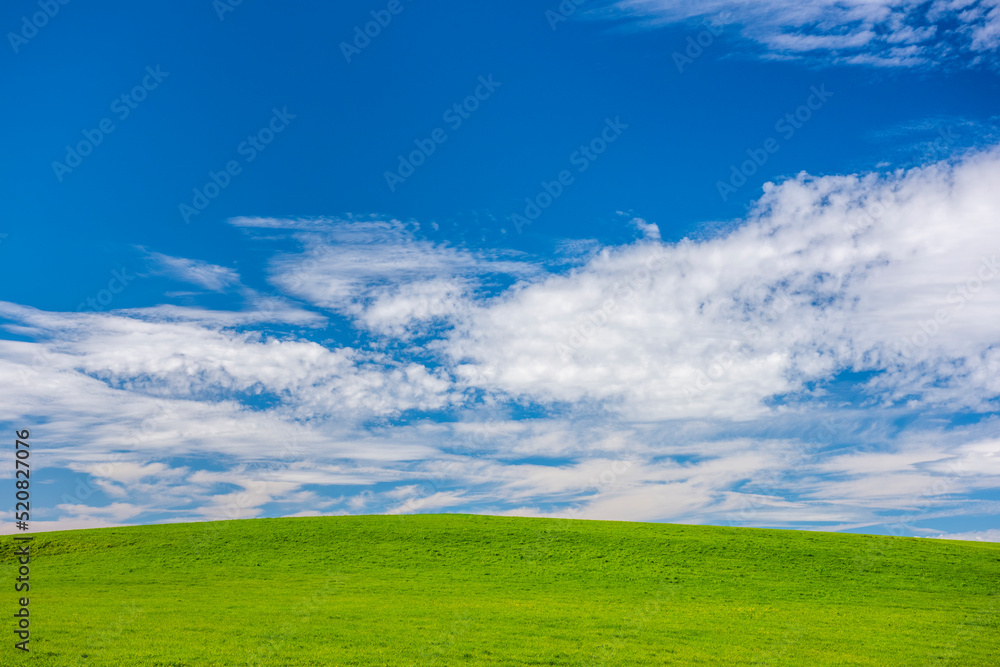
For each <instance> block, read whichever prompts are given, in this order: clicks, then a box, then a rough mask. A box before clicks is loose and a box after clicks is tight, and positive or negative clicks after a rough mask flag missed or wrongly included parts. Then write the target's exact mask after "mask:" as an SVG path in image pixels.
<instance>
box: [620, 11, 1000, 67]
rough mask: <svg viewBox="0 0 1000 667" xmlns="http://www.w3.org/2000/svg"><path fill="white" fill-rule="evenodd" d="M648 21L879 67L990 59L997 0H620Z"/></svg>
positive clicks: (998, 39) (999, 34) (999, 25)
mask: <svg viewBox="0 0 1000 667" xmlns="http://www.w3.org/2000/svg"><path fill="white" fill-rule="evenodd" d="M612 8H613V9H614V10H615V13H616V14H617V15H619V16H620V15H625V16H632V17H637V18H640V19H641V20H642V21H643V22H644V23H645V24H647V25H661V24H666V23H677V22H685V21H692V20H694V19H699V20H707V21H708V22H710V23H712V24H715V25H722V26H728V25H730V24H733V25H738V26H739V29H740V31H741V34H742V35H743V36H744V37H746V38H748V39H749V40H751V41H752V42H754V43H756V44H757V45H758V46H759V47H760V48H761V50H762V51H763V54H764V55H765V56H766V57H771V58H813V59H819V60H822V61H826V62H833V63H846V64H862V65H873V66H880V67H915V66H938V65H942V64H945V63H950V62H957V63H959V64H961V65H977V64H980V63H988V64H990V65H991V66H992V65H993V64H995V62H996V59H995V56H996V50H997V47H998V46H1000V2H998V0H933V1H931V2H928V1H926V0H874V1H873V0H846V1H845V0H818V1H814V2H795V1H794V0H761V1H757V2H749V1H748V0H707V1H706V0H698V1H695V0H618V1H617V2H614V3H613V4H612Z"/></svg>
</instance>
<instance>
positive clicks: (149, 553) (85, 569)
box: [0, 515, 1000, 667]
mask: <svg viewBox="0 0 1000 667" xmlns="http://www.w3.org/2000/svg"><path fill="white" fill-rule="evenodd" d="M33 544H34V551H35V553H36V556H35V557H34V558H33V560H32V573H31V582H32V591H31V594H30V597H31V603H30V609H31V611H32V631H33V640H32V644H31V646H32V652H31V654H30V656H29V657H28V658H27V659H25V657H24V656H22V655H14V654H15V653H19V652H17V651H14V650H13V649H12V647H11V645H12V644H13V639H10V637H12V636H13V635H12V634H9V630H12V629H13V623H12V622H11V621H12V620H13V619H11V616H10V614H12V613H13V611H14V606H13V603H14V601H15V598H16V594H15V593H14V592H13V591H12V590H11V588H12V587H11V588H8V584H7V583H4V584H3V587H4V588H5V589H6V590H8V592H7V593H6V594H4V595H3V596H2V599H0V613H2V614H3V617H4V618H7V619H10V620H8V621H7V625H8V626H9V627H7V628H3V627H0V631H2V632H3V633H4V636H5V637H8V641H7V643H6V644H5V645H4V646H2V647H0V658H2V659H0V663H2V664H20V663H23V662H27V663H30V664H38V665H59V666H60V667H63V666H68V665H101V666H111V665H254V664H260V665H335V664H342V665H407V664H421V665H431V664H436V665H459V664H496V665H618V664H633V665H634V664H678V665H697V664H704V665H779V664H789V665H825V664H831V665H833V664H835V665H929V664H933V665H996V664H998V662H997V661H998V660H1000V658H997V654H998V653H1000V649H998V647H1000V623H998V618H1000V615H998V612H1000V596H998V595H997V594H996V592H997V591H998V589H1000V544H980V543H970V542H942V541H930V540H918V539H911V538H884V537H870V536H862V535H844V534H828V533H810V532H793V531H774V530H755V529H745V528H739V529H731V528H717V527H708V526H680V525H669V524H639V523H618V522H595V521H568V520H549V519H515V518H500V517H483V516H463V515H423V516H406V517H388V516H364V517H335V518H333V517H330V518H298V519H261V520H250V521H229V522H215V523H207V524H206V523H201V524H173V525H159V526H141V527H130V528H117V529H99V530H84V531H73V532H61V533H45V534H39V535H37V536H36V537H35V541H34V543H33ZM12 551H13V546H12V542H11V539H10V538H9V537H8V538H4V539H3V540H2V542H0V554H2V557H3V559H2V563H3V564H4V565H3V567H2V569H0V575H2V577H3V581H5V582H7V581H12V579H13V577H14V575H13V568H12V566H11V565H10V562H11V560H12V557H11V553H12ZM84 656H86V657H84Z"/></svg>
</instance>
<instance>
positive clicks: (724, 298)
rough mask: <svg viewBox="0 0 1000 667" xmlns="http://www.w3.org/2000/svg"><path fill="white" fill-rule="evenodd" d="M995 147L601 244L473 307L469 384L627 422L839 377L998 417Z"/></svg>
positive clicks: (782, 191) (790, 184)
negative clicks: (709, 223)
mask: <svg viewBox="0 0 1000 667" xmlns="http://www.w3.org/2000/svg"><path fill="white" fill-rule="evenodd" d="M998 178H1000V153H998V152H997V151H989V152H986V153H982V154H978V155H975V156H971V157H969V158H968V159H966V160H965V161H963V162H961V163H959V164H956V165H952V164H948V163H939V164H935V165H932V166H929V167H924V168H919V169H914V170H910V171H900V172H894V173H889V174H867V175H863V176H831V177H822V178H814V177H810V176H808V175H805V174H802V175H800V176H798V177H796V178H794V179H792V180H790V181H787V182H785V183H783V184H781V185H773V184H768V185H767V186H765V194H764V196H763V197H762V198H761V200H760V201H759V202H758V204H757V206H756V209H755V210H754V211H753V212H752V214H751V215H750V216H749V219H748V220H747V221H746V223H745V224H744V225H742V226H741V227H739V228H738V229H736V230H735V231H733V232H731V233H729V234H727V235H725V236H723V237H721V238H713V239H709V240H706V241H702V242H690V241H682V242H680V243H675V244H664V243H655V242H640V243H636V244H633V245H630V246H625V247H620V248H611V249H606V250H605V251H604V252H602V253H601V254H600V255H599V256H598V257H596V258H594V259H593V260H591V261H590V262H588V263H587V264H586V265H585V266H583V267H581V268H580V269H578V270H576V271H574V272H573V273H572V274H569V275H552V276H548V277H546V278H544V279H542V280H539V281H536V282H533V283H531V284H522V285H519V286H518V287H516V288H515V289H512V290H509V291H508V293H506V294H505V295H504V298H503V299H501V300H499V301H497V302H493V303H487V304H475V305H474V306H472V307H470V309H469V311H468V313H467V315H466V317H465V319H464V320H463V321H462V322H461V324H460V325H459V326H458V327H457V328H456V329H455V330H454V331H453V332H452V333H451V334H450V335H449V337H448V341H447V345H446V350H447V353H448V355H449V357H450V359H451V360H452V362H453V363H454V364H455V372H456V374H457V375H458V377H460V378H461V379H462V380H463V381H464V382H466V383H468V384H469V385H470V386H475V387H479V388H489V389H494V390H497V391H501V392H504V393H507V394H509V395H512V396H518V397H523V398H526V399H530V400H534V401H542V402H560V401H565V402H580V401H588V400H590V401H596V402H599V403H601V405H603V406H604V407H607V408H609V409H612V410H615V411H617V412H619V413H621V414H623V415H625V416H627V417H628V418H630V419H638V420H657V419H680V418H685V417H686V418H692V417H696V418H727V419H751V418H754V417H759V416H760V415H762V414H765V413H770V412H772V411H774V410H775V409H779V408H775V407H773V406H772V405H771V404H770V403H769V401H770V400H771V399H773V398H774V397H776V396H784V395H788V394H796V393H801V392H803V391H805V390H806V389H807V388H808V387H809V386H810V385H811V384H812V383H815V382H817V381H825V380H830V379H832V378H834V377H835V376H836V375H837V374H838V373H841V372H845V371H852V372H868V373H871V374H872V378H871V380H870V381H869V382H868V384H867V387H866V388H867V390H868V391H869V393H870V394H871V395H872V397H873V399H874V400H877V401H879V402H882V403H885V404H890V405H891V404H894V403H898V402H900V401H910V402H912V403H914V404H918V403H923V404H940V405H948V406H952V407H955V408H968V409H973V410H979V411H989V410H993V409H996V406H997V403H996V399H997V396H998V395H1000V384H998V383H997V379H996V378H997V377H998V375H997V373H996V371H997V369H998V366H997V364H998V363H1000V357H998V352H997V348H996V344H997V343H998V342H1000V341H998V340H997V331H996V328H995V327H994V326H993V324H992V321H993V317H994V316H995V313H996V312H998V309H1000V265H998V264H997V250H998V247H997V246H998V237H997V228H996V219H995V211H996V210H1000V192H998V191H997V190H996V188H995V187H994V185H993V184H994V183H995V182H996V180H997V179H998Z"/></svg>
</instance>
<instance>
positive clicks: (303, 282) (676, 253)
mask: <svg viewBox="0 0 1000 667" xmlns="http://www.w3.org/2000/svg"><path fill="white" fill-rule="evenodd" d="M997 182H1000V150H998V149H996V148H992V149H988V150H985V151H980V152H975V153H969V154H967V155H965V156H964V157H962V158H960V159H955V160H947V161H941V162H937V163H933V164H929V165H926V166H923V167H920V168H915V169H910V170H899V171H892V172H882V173H865V174H855V175H844V176H824V177H814V176H810V175H808V174H800V175H798V176H797V177H795V178H793V179H790V180H788V181H786V182H783V183H780V184H768V185H767V186H765V190H764V194H763V196H762V197H761V198H760V200H759V201H758V202H757V203H756V205H755V207H754V208H753V210H752V211H751V213H750V214H749V215H748V216H747V217H746V219H745V220H742V221H739V224H738V225H736V226H735V227H734V228H732V230H731V231H729V232H727V233H725V234H722V235H719V236H716V237H714V238H709V239H706V240H701V241H692V240H687V239H682V240H679V241H669V240H663V239H661V238H660V234H659V231H658V229H657V228H656V226H655V224H654V223H653V222H648V221H644V220H636V221H634V222H635V226H636V228H637V229H638V230H640V231H641V238H638V239H637V240H636V241H634V242H633V243H630V244H626V245H622V246H615V247H604V248H600V249H599V250H598V251H597V252H595V253H593V254H592V255H588V256H587V257H586V258H584V259H581V260H580V261H579V262H578V263H577V264H576V265H575V266H572V267H570V268H561V269H558V270H556V269H553V268H552V267H548V266H546V265H545V264H544V263H542V262H540V261H537V260H534V259H532V258H530V257H526V256H520V255H514V254H513V253H507V252H500V251H480V250H470V249H467V248H461V247H453V246H447V245H442V244H436V243H434V242H431V241H429V240H427V239H425V238H422V237H421V236H420V234H419V229H418V228H416V227H415V226H414V225H405V224H402V223H399V222H397V221H392V220H362V221H359V220H336V219H328V220H274V219H262V218H241V219H237V220H233V221H232V224H234V225H236V226H238V227H240V228H242V229H245V230H247V233H248V236H249V239H248V242H249V243H258V244H268V243H273V242H274V238H275V236H276V235H277V236H280V237H281V242H282V244H283V245H282V247H283V248H285V250H283V251H281V252H277V251H275V252H274V253H272V257H271V260H270V261H269V263H268V264H267V266H266V269H267V272H268V276H269V281H270V285H269V286H266V288H264V287H262V288H260V289H259V290H258V291H256V292H253V293H252V295H253V296H254V298H248V299H246V300H245V304H246V307H245V309H244V310H242V311H212V310H207V309H196V308H186V307H179V306H167V305H162V306H156V307H151V308H145V309H133V310H118V311H111V312H106V313H57V312H44V311H39V310H36V309H32V308H27V307H24V306H20V305H17V304H12V303H3V304H0V318H2V321H3V322H4V326H5V329H6V331H7V332H8V334H9V335H10V339H9V340H2V341H0V372H2V373H3V374H4V377H5V378H7V379H8V381H7V382H5V383H3V385H2V387H0V421H3V422H4V423H10V424H22V423H24V421H25V420H26V419H27V420H31V423H36V424H38V426H37V427H35V431H36V432H37V434H38V437H39V438H42V439H44V441H45V442H46V443H48V444H47V447H48V449H47V450H46V451H47V453H46V456H47V466H50V467H51V468H52V469H53V470H57V471H60V472H59V474H60V475H63V476H64V478H65V480H69V481H67V482H66V484H68V486H67V488H73V489H75V490H74V491H72V492H68V493H64V494H63V495H62V496H61V497H59V498H58V502H53V503H51V505H50V509H48V510H45V511H47V512H48V515H47V516H45V517H43V518H44V520H45V521H46V522H48V523H47V524H46V525H48V526H51V527H70V526H82V525H112V524H116V523H128V522H148V521H178V520H197V519H215V518H237V517H242V516H260V515H292V514H303V513H329V514H334V513H357V512H391V513H406V512H413V511H440V510H448V511H472V512H489V513H496V514H519V515H533V516H573V517H580V518H601V519H625V520H667V521H682V522H712V523H732V524H741V525H744V524H748V525H762V526H781V527H799V528H803V527H805V528H808V527H821V528H825V529H865V528H871V527H879V526H880V527H882V528H883V529H885V527H886V526H893V527H902V528H900V530H906V531H909V532H920V531H925V532H927V531H929V532H930V533H933V534H934V535H939V534H941V531H940V529H937V530H936V531H935V530H934V529H933V527H930V528H928V527H927V525H926V524H927V522H932V521H934V520H936V519H942V518H947V517H956V516H983V515H990V514H996V512H997V510H998V509H1000V507H998V505H1000V503H998V502H997V501H996V500H994V499H993V497H992V496H991V495H990V494H991V492H992V490H993V489H995V488H996V487H997V485H998V481H1000V437H998V432H1000V431H998V428H997V427H998V420H997V416H996V413H997V411H998V399H1000V380H998V378H1000V330H998V329H997V327H996V314H997V312H1000V267H998V264H997V257H998V254H1000V228H998V220H997V211H1000V190H998V189H997V188H996V183H997ZM289 240H291V241H293V242H294V243H295V244H296V248H297V249H296V250H288V249H287V242H288V241H289ZM149 260H150V262H152V263H153V266H154V267H159V270H162V271H170V272H173V274H174V276H175V278H176V279H178V280H186V281H188V282H194V283H196V284H199V285H200V286H202V287H203V288H205V289H208V290H227V289H229V290H236V291H244V292H245V291H247V290H249V288H247V287H245V286H244V285H243V281H242V279H241V277H240V276H239V275H238V274H236V272H235V271H232V270H231V269H222V268H220V267H214V266H212V265H207V264H205V263H203V262H198V261H195V260H182V259H180V258H169V257H167V256H165V255H159V254H156V253H150V254H149ZM268 291H269V292H271V293H272V294H273V296H271V297H268V298H267V299H265V298H263V297H262V296H261V295H262V294H264V293H265V292H268ZM275 303H278V304H280V307H274V304H275ZM334 325H336V327H341V329H337V330H334V329H335V328H336V327H335V326H334ZM345 332H346V333H345ZM977 534H978V533H977ZM983 535H985V536H986V537H985V538H984V539H990V537H989V536H990V535H992V533H988V532H987V533H983Z"/></svg>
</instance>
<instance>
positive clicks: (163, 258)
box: [146, 251, 240, 292]
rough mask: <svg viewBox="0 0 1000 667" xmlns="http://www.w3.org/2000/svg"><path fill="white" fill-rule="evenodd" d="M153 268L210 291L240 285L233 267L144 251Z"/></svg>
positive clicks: (238, 276) (221, 290) (220, 290)
mask: <svg viewBox="0 0 1000 667" xmlns="http://www.w3.org/2000/svg"><path fill="white" fill-rule="evenodd" d="M146 256H147V257H148V258H149V259H150V260H151V261H152V263H153V265H154V268H155V269H156V270H157V271H158V272H160V273H162V274H164V275H168V276H170V277H171V278H174V279H175V280H181V281H184V282H188V283H192V284H194V285H198V286H199V287H204V288H205V289H207V290H210V291H212V292H224V291H226V290H227V289H229V288H231V287H237V286H239V285H240V275H239V274H238V273H237V272H236V271H234V270H233V269H228V268H226V267H224V266H218V265H216V264H210V263H208V262H203V261H201V260H197V259H187V258H185V257H171V256H169V255H164V254H161V253H158V252H148V251H147V252H146Z"/></svg>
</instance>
